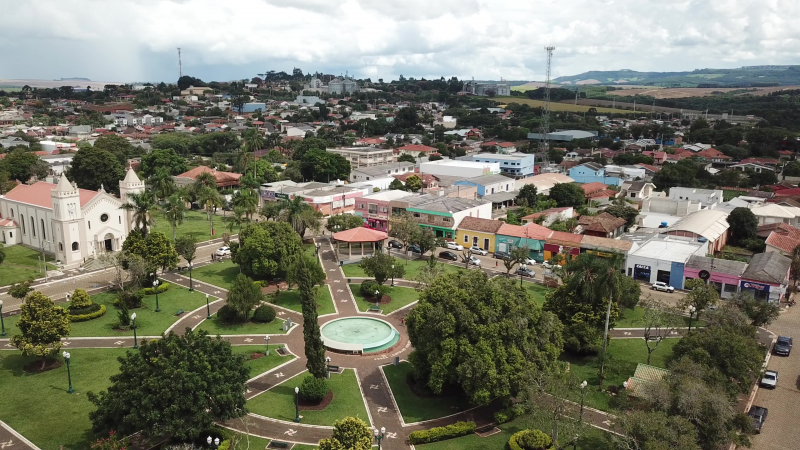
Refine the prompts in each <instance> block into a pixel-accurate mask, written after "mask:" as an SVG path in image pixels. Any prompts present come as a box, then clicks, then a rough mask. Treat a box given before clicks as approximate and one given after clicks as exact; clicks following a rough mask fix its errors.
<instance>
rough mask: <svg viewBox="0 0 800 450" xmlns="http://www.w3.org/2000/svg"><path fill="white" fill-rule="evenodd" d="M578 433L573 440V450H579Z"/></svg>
mask: <svg viewBox="0 0 800 450" xmlns="http://www.w3.org/2000/svg"><path fill="white" fill-rule="evenodd" d="M579 437H580V436H578V433H575V436H573V438H572V450H578V438H579Z"/></svg>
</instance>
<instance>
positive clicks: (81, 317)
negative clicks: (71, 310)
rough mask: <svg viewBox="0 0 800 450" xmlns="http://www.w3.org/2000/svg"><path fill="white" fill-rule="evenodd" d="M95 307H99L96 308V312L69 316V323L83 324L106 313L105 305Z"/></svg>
mask: <svg viewBox="0 0 800 450" xmlns="http://www.w3.org/2000/svg"><path fill="white" fill-rule="evenodd" d="M97 306H99V308H97V311H95V312H90V313H87V314H70V315H69V321H70V322H85V321H87V320H92V319H96V318H98V317H100V316H102V315H103V314H105V313H106V305H97Z"/></svg>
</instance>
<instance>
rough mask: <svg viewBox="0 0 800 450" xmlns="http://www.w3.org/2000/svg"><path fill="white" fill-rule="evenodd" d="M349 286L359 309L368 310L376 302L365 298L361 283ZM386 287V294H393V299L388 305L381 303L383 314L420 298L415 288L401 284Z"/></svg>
mask: <svg viewBox="0 0 800 450" xmlns="http://www.w3.org/2000/svg"><path fill="white" fill-rule="evenodd" d="M349 286H350V291H351V292H352V293H353V298H354V299H356V304H357V305H358V309H359V310H361V311H367V310H369V307H370V306H372V305H374V304H375V303H373V302H371V301H368V300H366V299H365V298H364V295H363V294H362V293H361V285H360V284H351V285H349ZM384 287H385V289H386V295H389V296H391V297H392V301H391V302H389V304H387V305H380V306H381V311H383V314H390V313H392V312H394V311H397V310H398V309H400V308H402V307H404V306H408V305H409V304H411V303H413V302H415V301H417V300H418V299H419V294H418V293H417V291H416V290H415V289H412V288H406V287H399V286H395V287H391V286H384Z"/></svg>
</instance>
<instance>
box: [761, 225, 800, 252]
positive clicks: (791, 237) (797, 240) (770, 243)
mask: <svg viewBox="0 0 800 450" xmlns="http://www.w3.org/2000/svg"><path fill="white" fill-rule="evenodd" d="M764 234H766V240H765V241H764V243H765V244H766V251H768V252H778V253H780V254H781V255H783V256H788V257H790V258H791V257H792V253H793V252H794V249H795V248H797V246H798V245H800V229H798V228H795V227H793V226H791V225H789V224H785V223H782V222H781V223H771V224H767V225H761V226H759V227H758V236H759V237H761V236H763V235H764Z"/></svg>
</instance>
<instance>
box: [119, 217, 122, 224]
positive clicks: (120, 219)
mask: <svg viewBox="0 0 800 450" xmlns="http://www.w3.org/2000/svg"><path fill="white" fill-rule="evenodd" d="M119 223H120V224H122V216H119Z"/></svg>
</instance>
